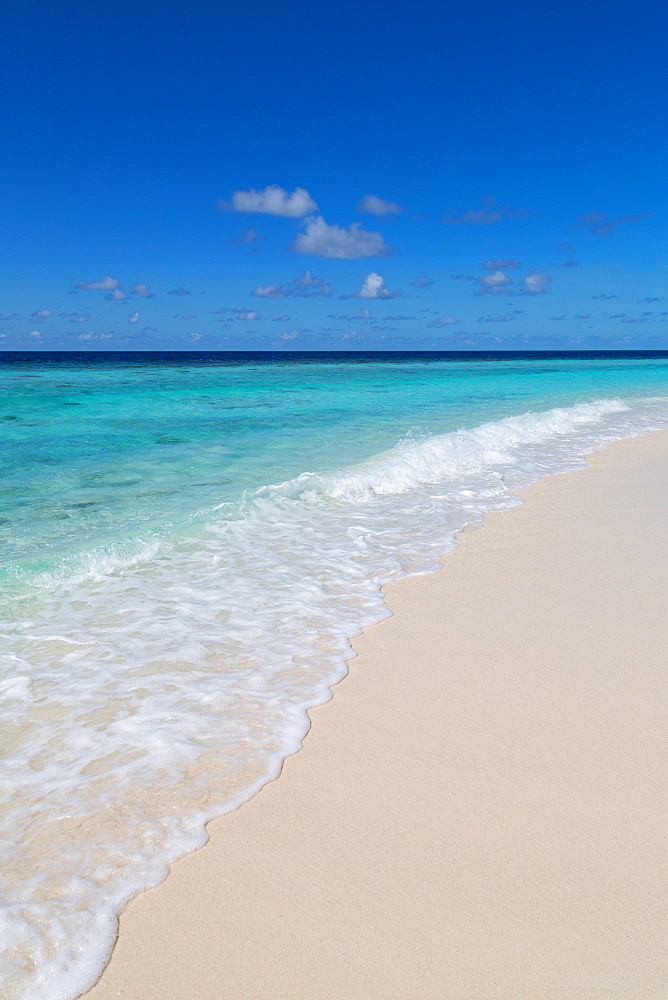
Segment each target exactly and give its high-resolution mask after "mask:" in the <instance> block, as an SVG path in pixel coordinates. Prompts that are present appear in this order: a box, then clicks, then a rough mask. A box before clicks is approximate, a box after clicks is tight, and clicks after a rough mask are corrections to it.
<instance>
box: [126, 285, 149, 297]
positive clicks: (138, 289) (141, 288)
mask: <svg viewBox="0 0 668 1000" xmlns="http://www.w3.org/2000/svg"><path fill="white" fill-rule="evenodd" d="M130 288H131V290H132V293H133V294H134V295H139V296H141V298H142V299H151V298H153V292H152V291H151V289H150V288H149V287H148V285H141V284H140V285H130Z"/></svg>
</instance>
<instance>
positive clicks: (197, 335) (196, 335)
mask: <svg viewBox="0 0 668 1000" xmlns="http://www.w3.org/2000/svg"><path fill="white" fill-rule="evenodd" d="M188 336H189V337H190V339H191V340H194V341H195V343H197V341H198V340H201V339H202V334H201V333H189V334H188Z"/></svg>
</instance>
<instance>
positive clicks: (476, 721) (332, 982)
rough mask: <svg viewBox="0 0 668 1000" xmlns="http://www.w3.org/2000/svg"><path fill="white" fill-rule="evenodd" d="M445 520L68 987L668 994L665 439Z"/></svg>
mask: <svg viewBox="0 0 668 1000" xmlns="http://www.w3.org/2000/svg"><path fill="white" fill-rule="evenodd" d="M521 495H522V497H523V498H524V499H525V500H526V501H527V502H526V504H525V505H523V506H518V507H516V508H514V509H512V510H509V511H505V512H500V513H495V514H492V515H490V516H488V517H487V518H486V520H485V525H484V528H483V529H482V530H480V531H475V532H470V533H466V534H464V535H462V536H461V539H460V540H461V546H460V547H459V548H458V549H457V550H456V551H454V552H451V553H449V554H448V555H447V556H446V557H445V558H444V561H443V566H444V568H443V571H442V572H441V573H439V574H434V575H430V576H425V577H418V578H412V579H408V580H403V581H400V582H398V583H393V584H392V585H391V586H389V587H387V602H388V604H389V606H390V608H391V609H392V611H393V612H394V617H392V618H390V619H388V620H386V621H384V622H382V623H381V624H379V625H376V626H374V627H373V628H370V629H368V630H367V631H366V632H365V633H364V634H363V635H362V636H360V637H359V638H358V639H356V640H355V643H354V645H355V648H356V649H357V650H358V652H359V656H358V658H357V659H355V660H354V661H353V662H352V663H351V664H350V668H351V669H350V675H349V676H348V677H347V678H346V679H345V680H344V681H343V683H341V684H340V685H339V686H338V687H337V688H336V689H335V693H334V699H333V701H332V702H330V703H329V704H327V705H324V706H322V707H321V708H318V709H316V710H314V711H312V712H311V717H312V722H313V724H312V729H311V732H310V733H309V735H308V737H307V738H306V741H305V744H304V749H303V750H302V751H301V752H300V753H298V754H296V755H295V756H294V757H291V758H290V759H289V760H287V761H286V763H285V766H284V768H283V773H282V775H281V777H280V778H279V780H278V781H276V782H273V783H272V784H270V785H267V786H266V787H265V788H264V789H263V790H262V791H261V792H260V793H259V794H258V795H257V796H256V797H255V798H254V799H252V800H251V801H250V802H248V803H247V804H246V805H244V806H242V807H241V809H239V810H238V811H237V812H235V813H233V814H231V815H228V816H225V817H224V818H222V819H220V820H218V821H216V822H214V823H213V824H211V826H210V833H211V840H210V842H209V844H208V845H207V846H206V847H205V848H204V849H203V850H201V851H199V852H197V853H196V854H193V855H191V856H189V857H187V858H185V859H183V860H181V861H179V862H178V863H177V864H176V865H175V866H174V867H173V869H172V873H171V874H170V876H169V878H168V880H167V881H166V882H165V883H164V884H163V885H161V886H159V887H158V888H156V889H153V890H151V891H150V892H147V893H144V894H143V895H141V896H139V897H138V898H137V899H136V900H135V901H134V902H133V903H132V904H131V905H130V906H129V907H128V909H127V911H126V912H125V914H124V915H123V916H122V918H121V922H120V936H119V940H118V944H117V947H116V950H115V952H114V955H113V957H112V960H111V962H110V964H109V967H108V968H107V970H106V972H105V974H104V976H103V977H102V979H101V981H100V982H99V983H98V985H97V986H96V987H95V988H94V989H93V990H92V991H91V992H90V993H89V994H88V1000H111V998H118V997H121V998H123V1000H250V998H254V1000H256V998H262V1000H278V998H280V1000H345V998H351V1000H353V998H354V1000H358V998H369V1000H376V998H379V1000H380V998H382V1000H422V998H428V1000H474V998H475V1000H478V998H480V1000H483V998H484V1000H510V998H512V1000H520V998H521V1000H537V998H548V1000H601V998H624V1000H632V998H633V1000H635V998H647V1000H650V998H651V1000H662V998H666V997H668V957H667V950H668V926H667V923H668V921H667V919H666V918H667V910H668V906H667V903H666V893H665V890H666V885H667V882H668V880H667V878H666V876H667V874H668V845H667V844H666V829H667V825H666V820H667V812H668V810H667V798H666V770H667V769H666V764H667V763H668V760H667V757H668V754H667V751H666V732H667V729H666V692H665V678H666V672H667V671H666V660H667V659H668V657H667V655H666V654H667V652H668V643H667V642H666V634H665V617H666V609H667V608H668V579H667V572H666V570H667V567H668V517H667V516H666V515H667V514H668V431H661V432H656V433H653V434H650V435H647V436H646V437H644V438H640V439H635V440H632V441H625V442H620V443H618V444H614V445H612V446H611V447H609V448H608V449H606V450H605V451H603V452H600V453H598V454H597V455H595V456H593V457H592V458H591V460H590V461H589V464H588V468H587V469H586V470H583V471H578V472H572V473H568V474H565V475H558V476H553V477H551V478H549V479H545V480H543V481H541V482H540V483H537V484H536V485H534V486H531V487H528V488H527V489H525V490H523V491H522V494H521Z"/></svg>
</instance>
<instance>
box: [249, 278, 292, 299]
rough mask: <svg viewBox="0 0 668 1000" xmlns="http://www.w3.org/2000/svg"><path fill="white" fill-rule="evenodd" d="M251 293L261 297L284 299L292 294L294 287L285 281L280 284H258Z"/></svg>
mask: <svg viewBox="0 0 668 1000" xmlns="http://www.w3.org/2000/svg"><path fill="white" fill-rule="evenodd" d="M251 294H252V295H257V296H258V298H260V299H284V298H286V296H288V295H291V294H292V289H291V288H290V285H288V284H287V283H285V282H284V283H283V284H280V285H258V286H257V288H255V289H254V290H253V292H252V293H251Z"/></svg>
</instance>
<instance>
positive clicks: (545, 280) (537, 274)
mask: <svg viewBox="0 0 668 1000" xmlns="http://www.w3.org/2000/svg"><path fill="white" fill-rule="evenodd" d="M551 281H552V279H551V278H550V276H549V274H545V272H544V271H532V272H531V274H528V275H527V276H526V278H525V279H524V281H523V282H522V284H523V286H524V287H523V289H522V291H523V293H524V294H525V295H546V294H547V292H548V291H549V286H550V282H551Z"/></svg>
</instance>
